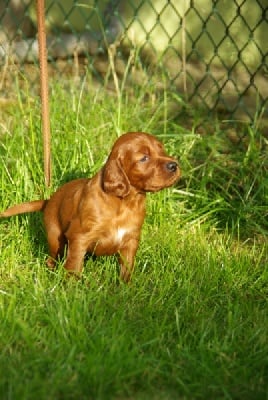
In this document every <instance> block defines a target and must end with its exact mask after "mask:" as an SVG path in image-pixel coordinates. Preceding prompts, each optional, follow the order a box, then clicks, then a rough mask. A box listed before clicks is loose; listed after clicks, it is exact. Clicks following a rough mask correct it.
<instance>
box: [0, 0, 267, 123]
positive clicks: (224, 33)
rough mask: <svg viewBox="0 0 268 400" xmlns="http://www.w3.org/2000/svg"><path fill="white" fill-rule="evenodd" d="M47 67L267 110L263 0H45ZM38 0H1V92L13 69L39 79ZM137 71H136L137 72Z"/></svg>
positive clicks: (237, 108) (238, 110) (224, 105)
mask: <svg viewBox="0 0 268 400" xmlns="http://www.w3.org/2000/svg"><path fill="white" fill-rule="evenodd" d="M46 25H47V32H48V56H49V60H50V73H51V74H53V73H57V72H60V73H61V74H63V73H65V74H66V76H68V75H70V73H71V74H73V71H74V69H75V71H76V73H77V74H78V75H79V76H83V74H85V73H88V72H89V71H90V73H91V74H93V75H94V76H95V77H96V78H98V79H103V78H107V74H108V72H109V59H108V57H107V50H108V48H109V46H113V47H112V48H113V51H114V53H113V54H114V56H115V59H114V62H115V68H116V71H117V73H118V76H120V75H121V76H122V75H124V71H125V69H126V68H127V65H128V60H129V57H132V62H133V63H134V62H136V63H137V65H138V66H139V68H136V69H135V73H133V76H132V82H136V83H139V84H144V81H148V80H150V79H154V80H153V81H154V82H155V83H156V87H157V88H161V87H166V86H168V87H169V88H170V89H172V90H174V91H175V92H176V93H177V94H179V95H180V96H181V97H182V98H183V99H185V100H186V101H187V102H191V103H193V104H196V103H198V104H199V105H202V106H203V107H204V108H205V109H209V110H217V111H220V112H223V113H225V114H229V115H232V116H236V117H238V118H240V117H241V116H242V115H243V117H244V116H247V117H249V118H250V119H252V118H253V117H254V115H255V113H256V111H258V112H261V111H262V112H263V114H264V115H266V116H268V114H267V110H266V107H265V106H266V103H267V98H268V84H267V83H268V82H267V79H268V68H267V54H268V41H267V37H268V4H267V0H233V1H229V0H199V1H194V0H184V1H178V0H129V1H125V0H47V1H46ZM36 26H37V24H36V9H35V1H34V0H21V1H19V0H2V1H1V2H0V69H1V72H2V73H1V78H0V91H1V93H0V95H1V96H2V97H5V96H7V94H8V93H9V92H10V89H11V88H12V85H13V84H14V75H16V76H18V74H21V73H23V75H24V77H26V78H27V80H28V81H29V82H30V84H31V85H32V86H33V87H34V86H35V85H36V84H37V83H38V68H37V67H38V59H37V58H38V45H37V40H36V29H37V28H36ZM132 71H134V69H133V70H132Z"/></svg>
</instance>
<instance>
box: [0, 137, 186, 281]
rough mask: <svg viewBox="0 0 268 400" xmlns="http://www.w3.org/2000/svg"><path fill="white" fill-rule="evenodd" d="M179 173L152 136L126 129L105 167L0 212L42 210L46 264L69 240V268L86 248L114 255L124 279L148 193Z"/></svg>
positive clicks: (78, 265)
mask: <svg viewBox="0 0 268 400" xmlns="http://www.w3.org/2000/svg"><path fill="white" fill-rule="evenodd" d="M179 176H180V170H179V168H178V165H177V162H176V161H175V159H174V158H172V157H170V156H168V155H167V154H166V152H165V150H164V147H163V145H162V144H161V143H160V142H159V141H158V140H157V139H156V138H155V137H154V136H152V135H150V134H147V133H142V132H130V133H126V134H124V135H122V136H121V137H119V139H118V140H117V141H116V142H115V144H114V146H113V148H112V151H111V153H110V155H109V157H108V160H107V162H106V163H105V165H104V167H103V168H102V169H101V170H100V171H99V172H98V173H97V174H96V175H95V176H93V177H92V178H91V179H77V180H73V181H71V182H69V183H66V184H65V185H63V186H62V187H60V188H59V189H58V190H57V191H56V192H55V193H54V194H53V195H52V197H51V198H50V199H49V200H37V201H32V202H27V203H23V204H20V205H16V206H14V207H11V208H8V209H7V210H6V211H4V212H3V213H2V214H0V216H1V217H9V216H12V215H15V214H21V213H25V212H33V211H43V212H44V223H45V228H46V232H47V239H48V245H49V254H50V257H49V259H48V261H47V264H48V266H49V267H50V268H54V266H55V262H56V260H57V259H58V258H59V257H62V256H63V252H64V247H65V245H66V244H68V251H67V258H66V262H65V268H66V270H67V271H69V272H74V273H81V271H82V267H83V259H84V256H85V254H86V253H87V252H89V253H92V254H95V255H96V256H99V255H112V254H118V255H119V262H120V266H121V271H120V276H121V278H122V279H123V280H124V281H126V282H127V281H128V280H129V279H130V276H131V272H132V270H133V266H134V258H135V255H136V251H137V248H138V244H139V240H140V233H141V227H142V224H143V221H144V217H145V196H146V192H156V191H158V190H161V189H163V188H166V187H169V186H171V185H173V184H174V183H175V182H176V181H177V180H178V179H179Z"/></svg>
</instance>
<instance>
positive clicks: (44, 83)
mask: <svg viewBox="0 0 268 400" xmlns="http://www.w3.org/2000/svg"><path fill="white" fill-rule="evenodd" d="M37 25H38V47H39V65H40V96H41V108H42V112H41V119H42V133H43V148H44V175H45V184H46V186H47V187H49V186H50V184H51V147H50V120H49V97H48V96H49V95H48V70H47V45H46V28H45V0H37Z"/></svg>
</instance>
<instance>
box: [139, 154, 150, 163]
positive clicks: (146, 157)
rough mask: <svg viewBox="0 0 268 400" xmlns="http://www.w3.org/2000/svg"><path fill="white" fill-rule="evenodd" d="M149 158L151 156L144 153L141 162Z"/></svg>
mask: <svg viewBox="0 0 268 400" xmlns="http://www.w3.org/2000/svg"><path fill="white" fill-rule="evenodd" d="M148 160H149V156H148V155H144V156H143V157H142V158H141V159H140V162H146V161H148Z"/></svg>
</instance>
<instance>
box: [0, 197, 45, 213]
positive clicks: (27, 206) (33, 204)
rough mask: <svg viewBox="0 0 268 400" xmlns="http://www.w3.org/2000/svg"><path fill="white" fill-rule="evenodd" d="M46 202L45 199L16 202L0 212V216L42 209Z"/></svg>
mask: <svg viewBox="0 0 268 400" xmlns="http://www.w3.org/2000/svg"><path fill="white" fill-rule="evenodd" d="M46 204H47V200H35V201H28V202H27V203H22V204H17V205H16V206H13V207H9V208H8V209H7V210H5V211H3V212H2V213H0V217H11V216H12V215H17V214H23V213H28V212H35V211H43V210H44V208H45V206H46Z"/></svg>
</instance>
